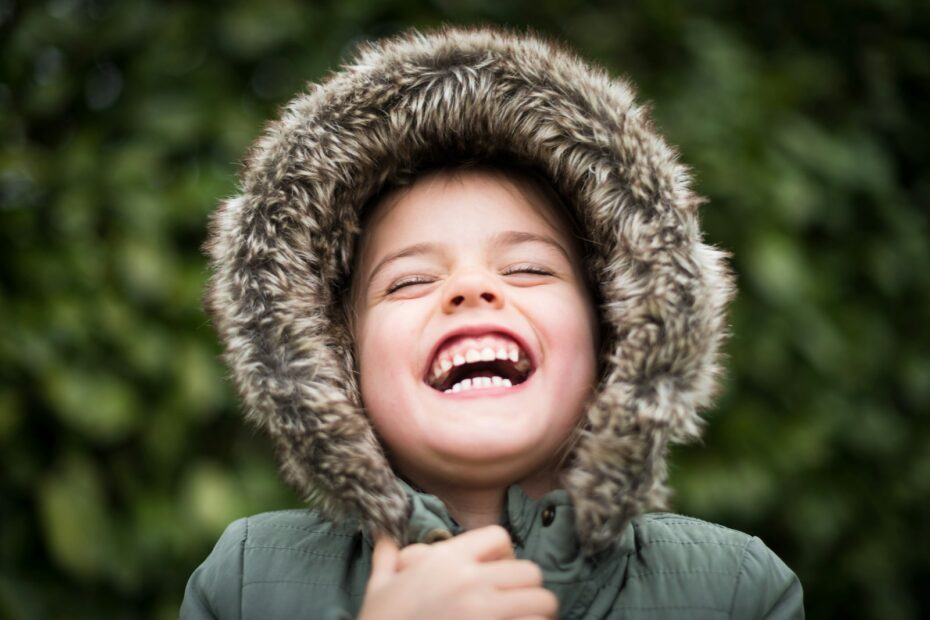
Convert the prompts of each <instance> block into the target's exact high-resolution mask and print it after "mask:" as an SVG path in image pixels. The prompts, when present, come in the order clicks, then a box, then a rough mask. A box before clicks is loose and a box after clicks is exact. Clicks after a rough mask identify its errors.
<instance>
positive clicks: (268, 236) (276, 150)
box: [204, 28, 733, 552]
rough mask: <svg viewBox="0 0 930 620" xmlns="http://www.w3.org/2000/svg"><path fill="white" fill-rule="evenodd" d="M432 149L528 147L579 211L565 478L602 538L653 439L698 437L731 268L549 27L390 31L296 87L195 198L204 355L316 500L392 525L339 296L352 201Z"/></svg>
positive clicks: (652, 148)
mask: <svg viewBox="0 0 930 620" xmlns="http://www.w3.org/2000/svg"><path fill="white" fill-rule="evenodd" d="M439 153H443V154H454V155H455V156H456V157H470V158H479V159H480V158H490V157H498V158H499V157H502V156H503V157H513V158H514V159H516V160H519V161H521V162H525V163H528V164H530V165H533V166H536V167H538V168H539V169H541V170H542V171H543V172H544V173H545V174H546V175H548V177H549V179H550V180H551V181H552V183H553V185H554V187H555V188H556V189H557V190H558V191H559V193H560V194H561V195H562V196H563V197H564V199H565V201H566V202H567V204H568V205H570V208H571V209H572V210H573V215H574V217H575V219H576V220H577V221H578V222H579V225H580V226H581V228H582V230H583V233H584V236H585V238H586V242H587V246H586V250H587V256H586V261H587V266H588V268H589V269H590V270H591V273H592V274H593V279H594V282H595V285H596V286H597V289H598V290H597V295H598V296H599V298H600V300H601V303H600V307H599V311H600V318H601V321H602V325H603V334H602V338H604V344H605V346H604V347H603V351H604V352H603V354H602V359H601V360H600V368H601V375H600V382H599V385H598V387H597V390H596V393H595V395H594V398H593V399H592V401H591V404H590V406H589V407H588V409H587V411H586V425H585V428H584V430H583V432H582V435H581V437H580V440H579V441H578V442H577V444H576V446H575V448H574V453H573V454H572V455H571V458H570V460H569V461H568V462H569V463H570V464H569V466H568V469H567V470H566V472H565V475H564V487H565V489H566V490H567V491H568V493H569V495H570V496H571V498H572V501H573V504H574V506H575V512H576V524H577V529H578V535H579V537H580V540H581V543H582V544H583V546H584V548H585V549H586V550H587V551H589V552H593V551H597V550H599V549H602V548H604V547H605V546H608V545H610V544H611V543H612V542H613V541H616V540H617V538H618V537H619V536H620V534H621V533H622V532H623V531H624V528H625V526H626V524H627V523H628V522H629V520H630V519H631V518H633V517H635V516H637V515H639V514H640V513H642V512H645V511H647V510H652V509H656V508H660V507H662V506H663V504H664V502H665V500H666V496H667V490H666V465H665V453H666V448H667V444H668V442H670V441H672V442H676V441H685V440H691V439H694V438H696V437H697V436H698V434H699V432H700V427H701V420H700V418H699V416H698V412H699V411H700V410H701V409H703V408H705V407H707V406H709V405H710V404H711V400H712V398H713V396H714V393H715V390H716V386H717V375H718V357H719V349H720V347H721V344H722V342H723V340H724V338H725V336H726V323H725V309H726V305H727V303H728V301H729V300H730V298H731V296H732V292H733V287H732V278H731V275H730V272H729V270H728V268H727V266H726V263H725V254H724V253H722V252H721V251H719V250H717V249H715V248H713V247H711V246H709V245H706V244H704V243H702V241H701V232H700V230H699V227H698V212H697V210H698V206H699V205H700V204H701V202H702V199H701V198H700V197H699V196H697V195H696V194H695V193H694V192H693V191H692V189H691V187H690V183H691V179H690V176H689V173H688V170H687V168H685V167H684V166H683V165H681V164H680V163H678V161H677V154H676V152H675V151H674V150H673V149H672V148H670V147H669V146H668V145H667V144H666V143H665V142H664V141H663V139H662V138H661V137H660V136H659V135H657V133H656V131H655V129H654V127H653V125H652V123H651V121H650V120H649V119H648V117H647V113H646V110H645V109H644V108H643V107H641V106H640V105H639V104H637V103H636V102H635V101H634V93H633V90H632V88H631V87H630V85H629V84H628V83H627V82H625V81H623V80H620V79H616V78H611V77H610V76H608V75H607V74H605V73H604V72H603V71H602V70H600V69H598V68H594V67H592V66H590V65H588V64H587V63H585V62H584V61H582V60H580V59H579V58H578V57H577V56H575V55H574V54H573V53H571V52H569V51H567V50H566V49H564V48H562V47H561V46H559V45H557V44H554V43H552V42H550V41H547V40H544V39H542V38H539V37H537V36H533V35H525V34H518V33H514V32H508V31H502V30H497V29H458V28H444V29H442V30H438V31H434V32H431V33H426V34H421V33H418V32H416V31H410V32H408V33H406V34H404V35H402V36H398V37H396V38H393V39H388V40H382V41H379V42H376V43H372V44H368V45H366V46H364V47H363V48H362V49H361V50H360V52H359V53H358V55H357V57H356V59H355V60H354V61H353V62H351V63H350V64H348V65H347V66H345V67H343V68H342V70H340V71H338V72H336V73H334V74H332V75H330V76H329V77H328V78H326V79H325V80H324V81H322V82H321V83H320V84H311V85H310V86H309V87H308V90H307V91H306V92H305V93H304V94H301V95H299V96H297V97H296V98H294V99H293V100H292V101H291V102H290V103H289V104H288V105H287V106H286V107H285V108H284V109H283V111H282V114H281V118H280V119H278V120H276V121H274V122H272V123H270V124H269V125H268V127H267V128H266V130H265V132H264V135H263V136H262V137H261V138H260V139H258V140H257V141H256V143H255V144H254V145H253V147H252V149H251V151H250V153H249V156H248V157H247V160H246V164H245V167H244V170H243V173H242V181H241V185H240V190H239V193H238V195H236V196H233V197H231V198H229V199H227V200H225V201H223V202H222V204H221V205H220V206H219V208H218V209H217V210H216V212H215V213H214V214H213V215H212V218H211V222H210V233H209V239H208V240H207V242H206V244H205V246H204V247H205V250H206V251H207V252H208V254H209V257H210V259H211V266H212V270H213V274H212V277H211V279H210V282H209V285H208V289H207V292H206V295H205V299H204V301H205V307H206V308H207V311H208V312H209V314H210V315H211V316H212V318H213V321H214V324H215V327H216V329H217V330H218V332H219V335H220V337H221V339H222V341H223V343H224V345H225V353H224V359H225V361H226V363H227V364H228V366H229V367H230V369H231V371H232V374H233V378H234V380H235V382H236V384H237V386H238V389H239V393H240V395H241V397H242V399H243V402H244V406H245V408H246V410H247V412H248V417H249V418H250V419H251V420H252V421H253V422H255V423H256V424H258V425H259V426H261V427H262V428H263V429H265V430H266V431H267V432H268V433H269V434H270V436H271V437H272V439H273V440H274V442H275V443H276V447H277V452H278V456H279V459H280V463H281V470H282V473H283V476H284V478H285V479H286V480H287V481H288V482H289V483H291V484H292V485H293V486H295V487H296V488H297V490H298V491H299V492H300V493H301V494H302V495H303V496H304V497H305V498H306V499H307V500H310V501H312V502H313V503H314V505H315V506H316V507H317V508H319V509H320V510H321V511H322V512H323V513H324V514H325V515H327V516H329V517H332V518H339V517H341V516H344V515H347V514H350V513H352V514H355V515H357V516H358V517H359V518H360V520H361V522H362V523H363V524H364V525H365V526H366V527H368V528H371V529H373V530H379V531H387V532H390V533H392V534H393V535H394V536H395V537H397V538H398V539H401V540H403V539H404V537H405V528H406V520H407V517H408V514H409V512H408V511H409V501H408V497H407V495H406V493H405V491H404V490H403V488H402V486H401V484H400V483H399V481H398V479H397V477H396V475H395V474H394V472H393V471H392V469H391V467H390V466H389V464H388V462H387V459H386V457H385V455H384V452H383V451H382V449H381V447H380V445H379V443H378V441H377V439H376V437H375V435H374V432H373V430H372V427H371V425H370V424H369V422H368V419H367V418H366V416H365V413H364V410H363V407H362V403H361V398H360V395H359V390H358V385H357V378H356V373H355V362H354V357H353V347H352V341H351V338H350V335H349V331H348V326H347V325H346V322H345V321H344V319H343V314H342V312H341V307H342V304H341V299H342V296H343V295H344V293H345V288H346V285H347V282H348V274H349V272H350V269H351V266H352V264H353V250H354V247H355V241H356V239H357V237H358V233H359V212H360V210H361V209H362V207H363V205H365V204H366V202H367V201H368V200H369V199H370V198H371V197H372V196H373V195H374V194H376V192H377V191H378V190H379V189H380V188H381V187H382V186H383V185H384V184H385V183H386V182H388V181H390V180H391V179H393V178H395V177H396V176H397V175H400V174H403V173H405V172H409V171H411V170H415V169H417V168H419V167H421V166H422V165H423V164H425V163H428V162H430V160H433V159H435V158H436V157H437V156H438V155H437V154H439Z"/></svg>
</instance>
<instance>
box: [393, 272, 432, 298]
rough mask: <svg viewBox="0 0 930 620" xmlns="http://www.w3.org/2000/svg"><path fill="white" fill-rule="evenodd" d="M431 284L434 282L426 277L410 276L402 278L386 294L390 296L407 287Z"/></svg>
mask: <svg viewBox="0 0 930 620" xmlns="http://www.w3.org/2000/svg"><path fill="white" fill-rule="evenodd" d="M430 282H432V280H431V279H430V278H427V277H424V276H410V277H409V278H402V279H400V280H398V281H397V282H395V283H394V284H392V285H391V286H389V287H388V289H387V291H386V292H387V294H388V295H390V294H391V293H394V292H395V291H399V290H400V289H402V288H405V287H407V286H413V285H415V284H429V283H430Z"/></svg>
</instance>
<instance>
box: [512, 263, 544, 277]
mask: <svg viewBox="0 0 930 620" xmlns="http://www.w3.org/2000/svg"><path fill="white" fill-rule="evenodd" d="M502 273H503V274H504V275H505V276H509V275H512V274H516V273H529V274H534V275H538V276H551V275H554V274H553V272H552V271H551V270H549V269H546V268H545V267H539V266H537V265H513V266H510V267H507V268H506V269H504V271H503V272H502Z"/></svg>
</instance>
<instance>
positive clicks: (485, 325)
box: [353, 171, 597, 489]
mask: <svg viewBox="0 0 930 620" xmlns="http://www.w3.org/2000/svg"><path fill="white" fill-rule="evenodd" d="M392 257H393V258H392ZM538 272H542V273H538ZM353 286H354V291H355V295H356V296H355V310H356V313H357V317H356V324H355V339H356V353H357V356H358V357H357V359H358V362H359V366H360V368H359V370H360V382H361V393H362V400H363V401H364V404H365V408H366V410H367V413H368V416H369V417H370V419H371V421H372V424H373V425H374V427H375V429H376V430H377V432H378V434H379V435H380V437H381V440H382V441H383V442H384V444H385V445H386V447H387V449H388V450H389V453H390V455H391V459H392V462H393V464H394V466H395V467H396V468H397V469H398V470H399V472H400V473H401V474H402V475H404V476H406V477H407V478H409V479H410V480H411V481H413V482H414V483H416V484H419V485H420V486H423V487H424V488H427V489H430V488H437V487H438V488H445V487H448V486H451V485H463V486H474V485H485V484H512V483H515V482H520V481H525V480H531V479H533V480H535V479H537V478H534V477H538V476H545V475H549V472H551V469H552V465H553V462H554V459H555V458H556V457H557V456H558V454H559V451H560V448H561V447H562V446H563V445H564V444H565V441H566V440H567V439H568V438H569V437H570V435H571V433H572V431H573V429H574V427H575V426H576V424H577V422H578V420H579V417H580V415H581V413H582V411H583V408H584V405H585V403H586V399H587V398H588V397H589V396H590V394H591V391H592V389H593V387H594V382H595V380H596V378H595V374H596V354H595V351H596V344H597V319H596V315H595V310H594V308H593V306H592V303H591V301H590V299H589V295H588V293H587V290H586V288H585V285H584V280H583V278H582V275H581V261H580V258H579V256H578V252H577V249H576V247H575V244H574V243H573V240H572V238H571V236H570V234H569V232H568V227H567V225H565V224H564V223H563V220H562V219H560V217H559V215H558V214H557V211H556V207H555V206H553V205H552V204H550V202H549V200H548V199H547V198H546V197H545V196H544V195H543V194H542V192H540V191H539V189H538V188H536V187H535V186H533V185H532V184H531V183H528V182H525V181H512V180H510V179H508V178H507V177H506V176H504V174H503V173H492V172H480V171H465V172H461V173H459V174H458V176H450V173H448V172H440V173H434V174H432V175H428V176H425V177H422V178H420V179H418V180H417V181H416V182H415V183H414V184H413V185H412V186H410V187H408V188H406V189H405V190H404V191H400V192H397V191H395V192H394V193H392V194H391V195H389V196H388V197H387V198H386V199H385V200H383V201H382V202H381V204H380V205H378V206H377V207H376V210H375V212H374V214H373V216H372V218H371V221H370V226H368V227H367V229H366V233H365V237H364V239H363V240H362V244H361V255H360V260H359V265H358V269H356V271H355V280H354V283H353ZM460 330H465V332H466V333H465V334H462V333H460ZM450 337H451V339H450ZM486 349H490V350H491V351H492V352H493V356H494V358H495V361H493V362H485V363H483V364H481V365H480V366H478V365H476V366H470V365H468V364H466V365H463V366H461V367H456V366H454V364H455V363H456V362H461V358H465V359H469V360H470V359H473V358H474V356H475V353H472V354H471V356H469V353H468V352H469V350H473V351H477V353H478V355H479V356H480V355H482V354H484V355H485V356H489V354H488V353H487V352H486ZM500 351H503V353H499V352H500ZM511 356H513V357H518V359H519V361H518V362H517V363H516V364H514V363H513V362H512V361H511ZM498 357H506V358H507V359H506V360H499V359H497V358H498ZM524 358H528V360H529V368H530V369H529V374H528V377H527V378H526V379H525V380H523V381H522V382H520V381H521V380H522V379H523V378H524V375H526V367H527V365H528V363H527V360H526V359H524ZM450 363H451V364H453V366H452V368H451V369H448V367H449V365H450ZM462 371H468V372H465V373H464V374H459V373H462ZM436 372H439V373H440V376H439V377H438V378H437V377H436V374H434V373H436ZM448 372H451V373H452V374H451V375H449V376H446V373H448ZM475 375H483V376H486V377H488V379H487V381H485V380H484V379H477V380H475V379H474V378H473V377H474V376H475ZM468 377H471V378H472V381H470V382H469V381H464V382H463V381H462V379H463V378H468ZM496 377H500V379H498V378H496ZM505 380H510V382H511V383H513V384H514V385H513V386H512V387H507V386H506V381H505ZM487 382H491V387H482V385H483V384H484V383H487ZM518 382H520V383H518ZM431 383H432V384H437V383H438V389H437V387H433V386H432V385H431ZM456 383H458V387H453V385H454V384H456ZM469 383H471V384H472V387H468V384H469ZM476 385H477V386H478V387H474V386H476ZM447 390H452V391H447Z"/></svg>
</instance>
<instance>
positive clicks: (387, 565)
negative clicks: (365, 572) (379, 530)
mask: <svg viewBox="0 0 930 620" xmlns="http://www.w3.org/2000/svg"><path fill="white" fill-rule="evenodd" d="M397 555H398V548H397V543H395V542H394V539H393V538H391V537H390V536H385V535H380V536H378V538H377V539H376V540H375V548H374V551H373V552H372V554H371V575H370V576H369V577H368V586H367V588H366V589H367V590H368V591H372V590H377V589H378V588H380V587H381V586H383V585H384V584H385V582H387V581H388V580H389V579H390V578H391V577H392V576H393V575H394V573H395V572H397Z"/></svg>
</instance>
